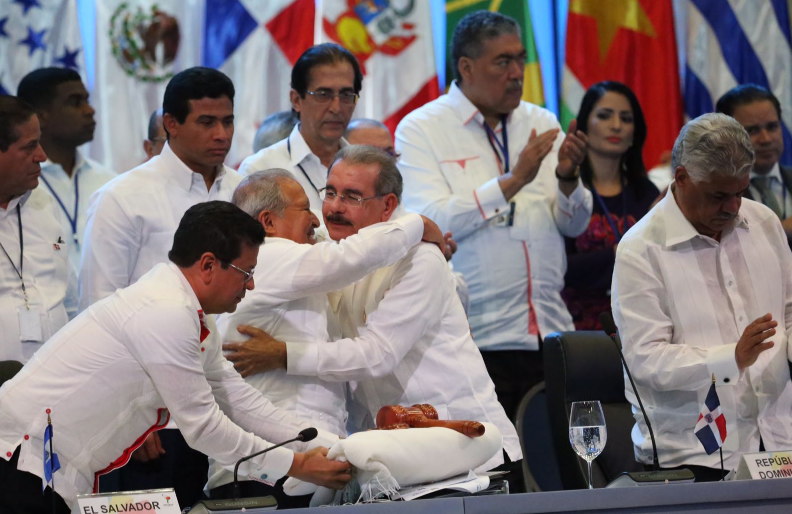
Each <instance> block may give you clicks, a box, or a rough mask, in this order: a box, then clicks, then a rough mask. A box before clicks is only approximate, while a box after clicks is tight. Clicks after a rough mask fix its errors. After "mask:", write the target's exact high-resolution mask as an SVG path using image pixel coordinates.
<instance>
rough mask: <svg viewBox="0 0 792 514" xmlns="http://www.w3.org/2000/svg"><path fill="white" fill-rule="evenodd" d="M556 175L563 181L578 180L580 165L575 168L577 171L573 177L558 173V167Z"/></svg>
mask: <svg viewBox="0 0 792 514" xmlns="http://www.w3.org/2000/svg"><path fill="white" fill-rule="evenodd" d="M555 176H556V178H557V179H558V180H560V181H562V182H577V181H578V179H579V178H580V166H577V167H576V168H575V173H574V175H572V176H571V177H562V176H561V175H559V174H558V168H556V170H555Z"/></svg>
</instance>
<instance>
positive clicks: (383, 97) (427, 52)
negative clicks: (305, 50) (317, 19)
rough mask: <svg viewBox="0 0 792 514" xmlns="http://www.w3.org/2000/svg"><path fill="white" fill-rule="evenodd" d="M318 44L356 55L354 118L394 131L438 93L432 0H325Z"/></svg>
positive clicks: (322, 6) (323, 0) (323, 1)
mask: <svg viewBox="0 0 792 514" xmlns="http://www.w3.org/2000/svg"><path fill="white" fill-rule="evenodd" d="M320 5H321V12H320V16H321V23H322V35H321V41H319V42H333V43H338V44H340V45H341V46H343V47H344V48H346V49H347V50H349V51H350V52H352V53H353V54H354V55H355V57H356V58H357V60H358V62H359V63H360V66H361V68H362V70H363V73H364V75H365V78H364V80H363V91H362V92H361V94H360V101H359V102H358V106H357V108H356V109H355V117H360V118H373V119H375V120H379V121H382V122H383V123H385V125H387V126H388V128H390V130H391V132H394V131H395V130H396V125H398V124H399V121H401V119H402V118H403V117H404V116H406V115H407V114H409V113H410V112H412V111H413V110H415V109H417V108H418V107H421V106H422V105H423V104H425V103H426V102H429V101H431V100H434V99H435V98H437V97H438V96H439V94H440V91H439V86H438V82H437V70H436V69H435V62H434V46H433V42H432V19H431V10H430V4H429V2H399V3H398V5H397V3H396V2H393V4H392V3H391V2H389V1H388V0H368V1H361V0H322V2H321V4H320Z"/></svg>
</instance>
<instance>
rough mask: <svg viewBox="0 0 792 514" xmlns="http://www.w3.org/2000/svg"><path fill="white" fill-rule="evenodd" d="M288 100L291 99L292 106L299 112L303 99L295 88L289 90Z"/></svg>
mask: <svg viewBox="0 0 792 514" xmlns="http://www.w3.org/2000/svg"><path fill="white" fill-rule="evenodd" d="M289 100H290V101H291V104H292V108H293V109H294V110H295V111H297V112H298V113H299V112H300V110H301V109H302V103H303V101H304V100H305V99H304V98H303V97H301V96H300V93H298V92H297V90H296V89H292V90H291V91H289Z"/></svg>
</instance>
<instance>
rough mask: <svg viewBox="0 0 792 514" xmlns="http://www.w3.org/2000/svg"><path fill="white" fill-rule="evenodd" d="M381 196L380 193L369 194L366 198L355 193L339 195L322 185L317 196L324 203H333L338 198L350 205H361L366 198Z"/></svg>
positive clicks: (371, 198)
mask: <svg viewBox="0 0 792 514" xmlns="http://www.w3.org/2000/svg"><path fill="white" fill-rule="evenodd" d="M381 196H382V195H374V196H369V197H368V198H362V197H360V196H357V195H340V194H338V193H337V192H336V191H334V190H332V189H330V190H328V189H327V188H326V187H323V188H322V189H320V190H319V198H321V199H322V201H323V202H324V203H333V200H335V199H336V198H338V199H339V200H341V203H343V204H344V205H348V206H350V207H362V206H363V202H365V201H366V200H373V199H374V198H379V197H381Z"/></svg>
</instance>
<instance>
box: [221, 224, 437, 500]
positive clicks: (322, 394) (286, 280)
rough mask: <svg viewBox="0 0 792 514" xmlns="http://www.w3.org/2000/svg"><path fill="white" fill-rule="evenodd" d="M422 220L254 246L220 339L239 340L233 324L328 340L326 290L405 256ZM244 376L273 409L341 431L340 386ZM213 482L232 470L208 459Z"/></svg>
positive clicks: (291, 337) (278, 374)
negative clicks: (249, 276)
mask: <svg viewBox="0 0 792 514" xmlns="http://www.w3.org/2000/svg"><path fill="white" fill-rule="evenodd" d="M422 235H423V220H421V218H420V217H419V216H418V215H417V214H412V215H409V216H405V217H403V218H400V219H398V220H396V221H393V222H388V223H378V224H376V225H373V226H371V227H368V228H365V229H363V230H361V231H360V232H359V233H358V234H357V235H354V236H351V237H348V238H346V239H344V240H343V241H341V242H339V243H338V244H336V243H332V242H327V243H317V244H315V245H309V244H297V243H295V242H294V241H291V240H289V239H281V238H270V237H268V238H267V240H266V242H265V243H264V244H263V245H262V246H261V248H260V249H259V256H258V264H257V265H256V272H255V283H256V287H255V289H253V291H249V292H248V294H247V295H246V296H245V299H244V300H242V302H241V303H240V304H239V306H238V307H237V310H236V311H235V312H233V313H229V314H223V315H220V316H218V318H217V326H218V328H219V333H220V335H221V337H222V340H223V341H224V342H225V341H232V342H237V341H244V340H246V339H247V336H244V335H242V334H240V333H239V332H237V330H236V327H237V326H239V325H250V326H253V327H256V328H260V329H262V330H264V331H265V332H267V333H269V334H270V335H271V336H273V337H274V338H276V339H279V340H288V341H290V342H291V343H290V344H295V345H299V344H312V343H320V344H329V343H327V342H328V341H331V340H335V339H339V338H340V337H341V329H340V327H339V326H338V321H337V319H336V317H335V314H333V313H332V311H330V303H329V302H328V300H327V294H326V293H328V292H331V291H335V290H338V289H341V288H343V287H346V286H348V285H350V284H352V283H353V282H355V281H356V280H359V279H361V278H363V277H365V276H366V275H368V274H369V273H371V272H373V271H375V270H376V269H378V268H380V267H382V266H389V265H391V264H393V263H395V262H396V261H397V260H399V259H401V258H403V257H404V256H405V255H407V251H408V250H409V249H410V248H412V247H413V246H415V245H416V244H418V243H419V242H420V241H421V236H422ZM245 381H246V382H247V383H248V384H250V385H252V386H253V387H255V388H256V389H257V390H258V391H261V392H262V393H263V394H264V396H265V397H266V398H267V399H268V400H270V401H271V402H272V403H273V404H274V405H275V406H276V407H279V408H282V409H284V410H287V411H290V412H292V413H294V414H295V415H296V416H297V417H298V418H300V419H304V420H305V421H306V422H307V423H309V424H311V425H312V426H315V427H317V428H321V429H324V430H327V431H328V432H332V433H335V434H337V435H339V436H343V437H345V436H346V400H345V393H346V384H344V383H343V382H327V381H324V380H321V379H320V378H318V377H305V376H294V375H287V374H286V370H275V371H270V372H267V373H258V374H255V375H251V376H249V377H247V378H246V379H245ZM209 463H210V469H209V476H210V477H211V478H210V481H211V482H213V483H214V484H215V487H217V486H220V485H223V484H227V483H229V482H231V481H232V480H233V473H231V472H229V471H227V470H225V469H223V468H222V466H219V465H218V464H217V463H216V462H214V461H213V459H210V460H209Z"/></svg>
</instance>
